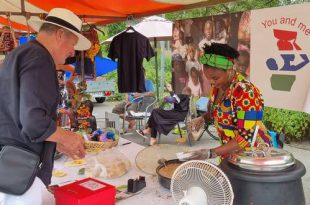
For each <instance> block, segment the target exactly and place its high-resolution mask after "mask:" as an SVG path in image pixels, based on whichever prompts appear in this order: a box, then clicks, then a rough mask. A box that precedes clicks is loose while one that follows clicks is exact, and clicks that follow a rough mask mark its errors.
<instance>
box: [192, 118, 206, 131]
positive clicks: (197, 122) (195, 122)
mask: <svg viewBox="0 0 310 205" xmlns="http://www.w3.org/2000/svg"><path fill="white" fill-rule="evenodd" d="M204 123H205V120H204V118H203V117H197V118H194V119H192V120H191V121H189V123H188V126H189V127H190V130H193V131H198V130H199V129H200V128H201V127H202V126H203V125H204Z"/></svg>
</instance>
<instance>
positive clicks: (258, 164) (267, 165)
mask: <svg viewBox="0 0 310 205" xmlns="http://www.w3.org/2000/svg"><path fill="white" fill-rule="evenodd" d="M228 162H229V163H231V164H234V165H236V166H238V167H240V168H243V169H247V170H255V171H279V170H284V169H286V168H289V167H291V166H292V165H294V164H295V159H294V157H293V155H292V154H291V153H289V152H288V151H285V150H283V149H277V148H269V147H263V148H252V149H250V150H246V151H243V152H239V153H235V154H232V155H230V156H229V158H228Z"/></svg>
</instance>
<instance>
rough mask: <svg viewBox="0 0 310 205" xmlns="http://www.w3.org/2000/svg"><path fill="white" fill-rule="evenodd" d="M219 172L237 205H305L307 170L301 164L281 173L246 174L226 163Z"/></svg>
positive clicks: (254, 172) (251, 172)
mask: <svg viewBox="0 0 310 205" xmlns="http://www.w3.org/2000/svg"><path fill="white" fill-rule="evenodd" d="M220 168H221V169H222V170H223V171H224V172H225V174H226V175H227V176H228V178H229V180H230V182H231V185H232V187H233V191H234V195H235V198H234V205H269V204H270V205H271V204H272V205H305V196H304V190H303V186H302V181H301V177H302V176H304V175H305V173H306V169H305V166H304V165H303V164H302V163H301V162H300V161H298V160H296V162H295V164H294V165H293V166H291V167H289V168H287V169H285V170H281V171H268V172H266V171H265V172H261V171H253V170H245V169H242V168H240V167H237V166H236V165H233V164H231V163H229V162H228V161H227V160H226V159H225V160H223V161H222V163H221V165H220Z"/></svg>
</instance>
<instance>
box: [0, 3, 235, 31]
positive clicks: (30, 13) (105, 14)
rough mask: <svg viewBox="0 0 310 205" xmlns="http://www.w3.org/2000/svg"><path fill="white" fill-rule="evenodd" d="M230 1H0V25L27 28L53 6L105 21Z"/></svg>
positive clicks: (86, 17) (91, 21)
mask: <svg viewBox="0 0 310 205" xmlns="http://www.w3.org/2000/svg"><path fill="white" fill-rule="evenodd" d="M230 1H234V0H113V1H110V0H92V1H89V0H66V1H65V2H64V1H63V0H44V1H42V0H0V5H1V7H0V27H2V26H10V25H12V26H13V27H14V29H16V30H18V31H27V21H26V19H29V18H42V17H44V15H45V14H46V13H47V12H48V11H49V10H51V9H52V8H55V7H60V8H67V9H70V10H71V11H73V12H74V13H76V14H78V15H79V16H80V17H81V18H83V20H84V21H85V22H87V23H96V24H108V23H113V22H118V21H125V20H127V18H128V17H129V16H131V17H133V18H141V17H144V16H151V15H155V14H162V13H167V12H172V11H178V10H185V9H190V8H197V7H204V6H212V5H215V4H221V3H226V2H230ZM8 16H10V20H11V21H9V20H8V18H7V17H8ZM10 22H11V24H10Z"/></svg>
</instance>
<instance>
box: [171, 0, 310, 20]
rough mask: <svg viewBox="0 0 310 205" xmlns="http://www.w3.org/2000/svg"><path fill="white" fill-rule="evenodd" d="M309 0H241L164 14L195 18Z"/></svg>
mask: <svg viewBox="0 0 310 205" xmlns="http://www.w3.org/2000/svg"><path fill="white" fill-rule="evenodd" d="M308 1H309V0H306V1H305V0H243V1H235V2H230V3H226V4H218V5H215V6H212V7H202V8H196V9H191V10H186V11H178V12H174V13H168V14H165V18H167V19H168V20H171V21H174V20H179V19H187V18H197V17H202V16H211V15H219V14H229V13H235V12H240V11H246V10H253V9H263V8H270V7H276V6H284V5H290V4H298V3H303V2H308Z"/></svg>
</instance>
